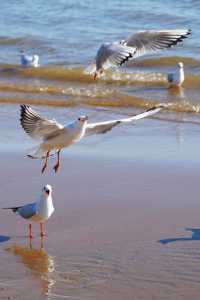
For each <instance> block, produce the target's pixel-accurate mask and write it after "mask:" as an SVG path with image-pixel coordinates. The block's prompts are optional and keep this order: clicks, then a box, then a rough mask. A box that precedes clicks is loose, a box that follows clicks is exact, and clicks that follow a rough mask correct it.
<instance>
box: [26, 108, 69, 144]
mask: <svg viewBox="0 0 200 300" xmlns="http://www.w3.org/2000/svg"><path fill="white" fill-rule="evenodd" d="M20 123H21V126H22V127H23V129H24V131H25V132H26V133H27V134H28V135H30V136H31V137H32V138H34V139H41V140H45V139H48V138H51V136H55V135H56V134H57V133H58V132H59V131H60V130H61V129H63V128H64V127H63V126H62V125H61V124H59V123H58V122H56V121H55V120H48V119H45V118H43V117H41V116H40V115H38V114H37V113H36V112H35V111H34V110H33V109H32V108H31V107H29V106H27V105H21V111H20Z"/></svg>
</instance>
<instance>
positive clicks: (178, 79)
mask: <svg viewBox="0 0 200 300" xmlns="http://www.w3.org/2000/svg"><path fill="white" fill-rule="evenodd" d="M177 67H178V68H177V69H176V71H175V72H174V73H170V74H168V77H167V79H168V82H169V83H170V85H171V86H175V87H180V86H181V85H182V83H183V82H184V79H185V76H184V68H183V63H182V62H179V63H178V65H177Z"/></svg>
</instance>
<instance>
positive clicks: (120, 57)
mask: <svg viewBox="0 0 200 300" xmlns="http://www.w3.org/2000/svg"><path fill="white" fill-rule="evenodd" d="M190 33H191V30H190V29H170V30H146V31H140V32H138V33H134V34H132V35H130V36H129V37H128V38H127V39H125V40H121V41H116V42H113V43H105V44H103V45H101V47H100V48H99V50H98V52H97V55H96V70H95V73H94V79H96V78H97V77H100V75H102V74H103V72H104V70H106V69H108V68H110V67H119V66H122V65H123V64H124V63H125V62H127V61H129V60H132V59H135V58H137V57H139V56H142V55H145V54H149V53H153V52H157V51H159V50H163V49H167V48H170V47H172V46H175V45H176V44H178V43H180V42H182V41H183V39H185V38H187V36H188V35H189V34H190Z"/></svg>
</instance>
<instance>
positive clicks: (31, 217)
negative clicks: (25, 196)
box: [4, 184, 54, 238]
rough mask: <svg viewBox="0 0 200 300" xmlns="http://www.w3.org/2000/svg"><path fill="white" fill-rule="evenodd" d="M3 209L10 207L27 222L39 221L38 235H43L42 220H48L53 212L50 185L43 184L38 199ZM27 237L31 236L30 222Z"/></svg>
mask: <svg viewBox="0 0 200 300" xmlns="http://www.w3.org/2000/svg"><path fill="white" fill-rule="evenodd" d="M4 209H11V210H12V211H13V212H14V213H16V214H18V215H20V216H21V217H22V218H24V219H26V220H28V221H29V222H37V223H40V235H41V237H43V236H44V235H45V232H44V222H45V221H46V220H48V219H49V218H50V216H51V215H52V213H53V212H54V206H53V201H52V187H51V185H49V184H47V185H45V186H44V187H43V189H42V194H41V196H40V198H39V200H37V201H36V202H34V203H30V204H26V205H23V206H14V207H6V208H4ZM29 237H30V238H32V237H33V235H32V224H31V223H29Z"/></svg>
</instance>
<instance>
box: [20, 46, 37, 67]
mask: <svg viewBox="0 0 200 300" xmlns="http://www.w3.org/2000/svg"><path fill="white" fill-rule="evenodd" d="M20 59H21V65H22V66H24V67H34V68H37V67H39V66H40V65H39V56H38V55H36V54H34V55H27V54H25V53H24V51H23V50H22V51H21V56H20Z"/></svg>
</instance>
